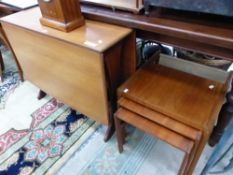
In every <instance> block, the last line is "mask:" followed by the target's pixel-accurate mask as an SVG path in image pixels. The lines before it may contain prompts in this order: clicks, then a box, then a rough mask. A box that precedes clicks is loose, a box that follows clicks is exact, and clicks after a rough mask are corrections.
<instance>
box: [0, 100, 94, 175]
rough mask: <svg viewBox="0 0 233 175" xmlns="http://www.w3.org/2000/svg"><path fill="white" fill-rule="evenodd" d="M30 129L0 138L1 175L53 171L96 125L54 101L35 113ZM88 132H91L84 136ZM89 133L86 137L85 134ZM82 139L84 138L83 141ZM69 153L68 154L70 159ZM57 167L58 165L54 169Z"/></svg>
mask: <svg viewBox="0 0 233 175" xmlns="http://www.w3.org/2000/svg"><path fill="white" fill-rule="evenodd" d="M31 116H32V118H33V120H32V123H31V126H30V128H29V129H27V130H23V131H16V130H14V129H12V130H9V131H8V132H7V133H5V134H3V135H1V136H0V150H1V151H0V174H1V175H4V174H11V175H25V174H32V173H33V174H40V175H41V174H46V173H47V172H48V170H49V171H56V168H51V167H53V166H55V167H57V168H59V165H60V166H61V165H62V164H63V163H64V162H65V160H67V158H68V157H69V156H67V155H66V153H68V152H70V149H72V151H75V150H76V149H77V146H76V147H75V148H72V147H73V146H74V145H75V144H77V143H79V144H78V146H79V145H81V143H82V141H81V142H80V141H79V140H80V138H82V140H83V141H84V140H85V138H86V137H89V134H91V133H92V132H94V130H93V128H95V127H97V124H96V123H95V122H94V121H92V120H90V119H88V118H87V117H85V116H84V115H82V114H79V113H78V114H76V115H75V114H74V112H71V110H70V108H69V107H68V106H66V105H64V104H62V103H60V102H58V101H57V100H55V99H51V100H50V101H49V102H48V103H46V104H45V105H44V106H42V107H41V108H40V109H38V110H36V111H35V112H34V113H33V114H32V115H31ZM90 128H91V131H89V132H87V131H88V129H90ZM87 133H88V134H87ZM83 137H84V138H83ZM70 154H71V153H69V155H70ZM57 164H59V165H57Z"/></svg>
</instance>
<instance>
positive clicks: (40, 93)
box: [37, 90, 47, 100]
mask: <svg viewBox="0 0 233 175" xmlns="http://www.w3.org/2000/svg"><path fill="white" fill-rule="evenodd" d="M46 95H47V94H46V92H44V91H42V90H40V91H39V94H38V97H37V99H38V100H41V99H42V98H44V97H45V96H46Z"/></svg>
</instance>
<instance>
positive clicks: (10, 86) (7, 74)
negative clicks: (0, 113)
mask: <svg viewBox="0 0 233 175" xmlns="http://www.w3.org/2000/svg"><path fill="white" fill-rule="evenodd" d="M0 50H1V52H2V53H3V54H2V57H3V60H4V64H5V71H4V72H3V80H4V81H3V82H0V110H1V109H4V108H5V103H6V101H7V99H8V97H9V95H10V94H11V93H12V92H13V91H14V89H15V88H16V87H17V86H18V85H19V84H20V76H19V73H18V70H17V68H16V65H15V63H14V62H13V59H12V56H11V53H10V51H8V50H7V49H6V48H5V47H0Z"/></svg>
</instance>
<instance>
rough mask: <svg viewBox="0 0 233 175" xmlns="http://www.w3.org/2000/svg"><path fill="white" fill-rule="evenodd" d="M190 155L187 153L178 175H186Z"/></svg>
mask: <svg viewBox="0 0 233 175" xmlns="http://www.w3.org/2000/svg"><path fill="white" fill-rule="evenodd" d="M189 157H190V156H189V154H187V153H185V155H184V158H183V160H182V163H181V166H180V169H179V172H178V175H185V171H186V167H187V165H188V163H189Z"/></svg>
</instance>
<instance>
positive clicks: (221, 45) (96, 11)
mask: <svg viewBox="0 0 233 175" xmlns="http://www.w3.org/2000/svg"><path fill="white" fill-rule="evenodd" d="M81 9H82V12H83V14H84V16H85V18H87V19H92V20H97V21H102V22H107V23H112V24H116V25H122V26H126V27H130V28H134V29H135V30H136V34H137V36H138V37H141V38H144V39H150V40H155V41H157V42H160V43H164V44H169V45H172V46H174V47H177V48H182V49H187V50H191V51H195V52H199V53H203V54H207V55H210V56H215V57H219V58H223V59H226V60H231V61H232V60H233V18H229V17H219V16H213V15H212V16H211V15H202V14H199V13H184V12H177V11H175V12H174V11H171V10H161V9H154V10H152V12H151V13H150V15H149V16H145V15H143V14H138V15H135V14H133V13H130V12H124V11H119V10H117V11H112V9H107V8H103V7H97V6H91V5H82V7H81ZM232 114H233V90H232V89H231V91H230V92H229V93H228V94H227V102H226V103H225V104H224V105H223V107H222V110H221V112H220V114H219V119H218V124H217V126H216V127H215V128H214V131H213V133H212V135H211V137H210V140H209V143H210V145H212V146H213V145H215V144H216V143H217V142H218V141H219V139H220V137H221V135H222V134H223V132H224V129H225V127H226V126H227V124H228V123H229V121H230V120H231V119H232Z"/></svg>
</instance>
